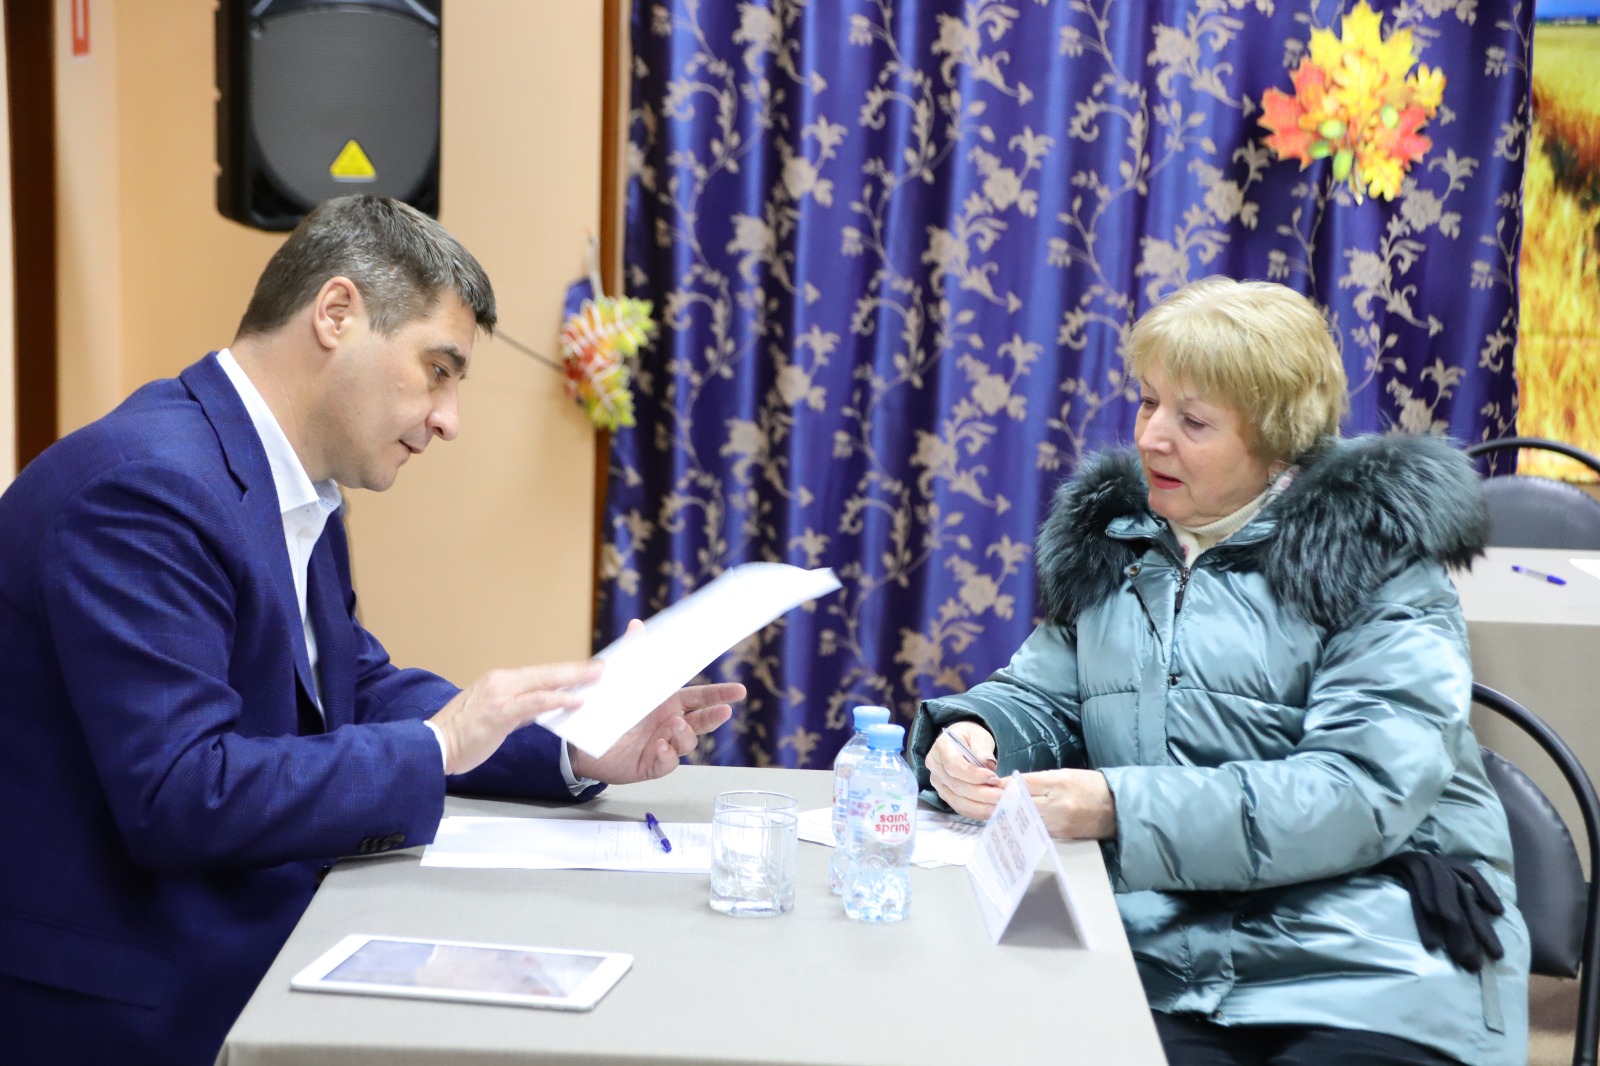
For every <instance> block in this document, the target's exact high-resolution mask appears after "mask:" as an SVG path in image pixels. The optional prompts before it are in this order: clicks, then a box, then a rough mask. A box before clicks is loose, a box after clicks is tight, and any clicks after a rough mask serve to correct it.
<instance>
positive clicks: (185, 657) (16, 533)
mask: <svg viewBox="0 0 1600 1066" xmlns="http://www.w3.org/2000/svg"><path fill="white" fill-rule="evenodd" d="M419 565H420V564H419ZM308 607H309V611H310V614H311V616H312V624H313V626H314V629H315V632H316V636H317V648H318V668H319V671H320V673H321V677H322V692H323V703H324V708H325V711H326V726H324V723H323V720H322V718H321V717H320V716H319V715H318V714H317V712H316V709H315V705H314V704H313V702H312V700H311V693H312V691H313V688H312V685H311V681H310V678H311V673H310V666H309V663H308V660H307V657H306V650H305V641H304V640H303V639H302V636H301V628H300V617H299V608H298V605H297V603H296V600H295V593H294V586H293V582H292V578H291V576H290V569H289V561H288V552H287V549H286V548H285V546H284V537H283V524H282V519H281V516H280V513H279V507H278V500H277V493H276V491H275V489H274V487H273V482H272V475H271V472H270V471H269V469H268V466H267V460H266V455H265V453H264V451H263V450H262V447H261V444H260V441H259V439H258V438H257V436H256V433H255V429H254V427H253V426H252V425H251V423H250V420H249V417H248V415H247V414H246V413H245V410H244V406H243V404H242V403H241V402H240V401H239V398H238V394H237V393H236V392H235V391H234V390H233V387H232V385H231V384H230V383H229V382H228V380H227V378H226V376H225V375H224V373H223V371H222V369H221V367H219V366H218V365H217V362H216V359H215V357H214V356H208V357H207V358H206V359H204V360H202V361H201V362H199V363H196V364H195V365H194V366H191V367H189V368H188V369H187V370H186V371H184V372H183V374H182V376H181V377H180V378H179V379H176V380H164V381H158V382H154V383H152V384H150V385H147V386H145V387H144V388H143V389H141V390H139V391H138V392H137V393H135V394H134V395H133V396H132V397H130V398H129V399H128V400H127V401H126V402H125V403H124V404H123V405H122V406H121V407H119V408H118V409H117V410H115V411H113V412H112V413H111V414H109V415H107V416H106V417H105V418H103V419H101V420H100V421H98V422H96V423H94V424H93V425H90V426H88V427H86V428H84V429H82V430H80V431H79V432H77V433H74V434H72V435H71V436H69V437H67V438H65V439H63V440H61V441H60V442H58V443H57V444H56V445H54V446H53V447H52V448H50V449H49V450H48V451H46V452H45V453H44V454H43V455H42V456H40V457H39V458H38V459H36V460H35V461H34V462H33V463H31V464H30V465H29V466H28V468H27V469H26V470H24V471H23V473H22V475H21V476H20V477H18V479H17V480H16V482H15V483H13V485H12V486H11V487H10V489H9V490H7V491H6V493H5V495H4V496H3V497H0V813H3V816H4V825H5V833H4V836H3V838H0V839H4V840H5V842H6V843H5V845H4V846H5V851H6V854H5V855H4V857H0V1049H4V1050H3V1051H0V1058H3V1059H5V1061H7V1062H16V1063H32V1062H35V1061H37V1062H40V1063H50V1064H52V1066H54V1064H73V1063H78V1062H84V1063H90V1062H93V1063H97V1064H98V1063H111V1062H115V1063H144V1062H150V1063H162V1064H178V1063H191V1062H192V1063H210V1062H211V1061H212V1058H213V1057H214V1055H215V1054H216V1051H217V1048H218V1046H219V1045H220V1044H221V1041H222V1038H223V1036H224V1035H225V1033H226V1031H227V1028H228V1026H229V1025H230V1024H231V1023H232V1021H233V1019H234V1018H235V1017H236V1016H237V1014H238V1012H239V1010H240V1009H241V1007H242V1006H243V1005H244V1002H245V1000H246V999H247V998H248V997H249V995H250V993H251V992H252V991H253V990H254V988H255V986H256V984H257V983H258V982H259V980H260V979H261V976H262V975H263V974H264V973H265V972H266V970H267V967H268V965H269V964H270V963H271V962H272V960H273V958H274V956H275V955H276V954H277V951H278V949H279V948H280V947H281V946H282V945H283V942H284V940H285V939H286V938H287V937H288V934H289V932H290V930H291V929H292V928H293V927H294V924H295V922H296V920H297V919H298V918H299V916H300V914H301V912H302V911H303V910H304V909H305V907H306V904H307V902H308V901H309V900H310V898H311V894H312V892H313V891H314V890H315V888H316V885H317V881H318V877H319V872H320V871H321V870H322V869H323V868H324V867H325V866H326V865H327V864H328V863H329V862H330V861H331V860H332V859H334V858H336V857H337V856H340V855H348V854H354V853H361V852H371V851H380V850H386V849H388V848H392V847H405V846H412V845H417V844H423V843H426V842H428V841H430V840H432V839H433V835H434V832H435V830H436V829H437V827H438V824H439V818H440V815H441V812H442V810H443V803H444V791H445V779H444V775H443V773H442V772H441V767H440V756H439V746H438V743H437V741H436V740H435V739H434V736H433V733H432V732H431V731H430V730H429V729H428V728H427V727H426V726H424V725H423V724H422V719H423V718H425V717H427V716H428V715H430V714H432V713H433V712H434V711H435V710H437V709H438V708H439V707H440V706H441V705H442V704H444V703H445V702H446V701H447V700H449V699H450V698H451V697H452V696H453V695H454V694H455V693H456V691H457V690H456V688H455V687H454V686H452V685H451V684H449V683H448V682H446V681H444V680H443V679H441V678H438V677H436V676H434V675H432V674H429V673H425V672H423V671H420V670H401V669H397V668H396V667H394V666H392V665H390V663H389V660H388V656H387V655H386V654H385V652H384V650H383V647H382V646H381V645H380V644H379V643H378V642H377V640H375V639H374V638H373V637H372V636H371V634H369V633H368V632H367V631H366V630H365V629H363V628H362V626H361V624H360V623H359V622H358V621H357V620H356V617H355V613H354V610H355V596H354V593H353V592H352V590H351V585H350V575H349V561H348V556H347V552H346V543H345V534H344V527H343V525H342V523H341V522H340V520H339V518H338V517H337V516H334V517H331V518H330V519H329V520H328V525H327V529H326V531H325V532H324V533H323V536H322V538H321V540H320V541H319V542H318V544H317V546H316V550H315V552H314V553H313V555H312V558H311V563H310V567H309V571H308ZM557 745H558V742H557V741H556V739H555V738H554V737H553V736H552V735H551V734H549V733H547V732H546V731H545V730H543V729H540V728H538V727H532V728H529V729H525V730H522V731H521V732H519V733H517V734H514V735H513V736H512V737H511V738H510V739H509V740H508V741H507V743H506V745H505V746H504V747H502V749H501V751H500V752H499V753H498V754H497V755H496V756H495V758H494V759H492V760H490V762H489V763H487V764H485V765H484V766H483V767H482V768H480V769H479V770H477V771H475V772H474V773H473V774H470V775H466V776H464V777H462V778H453V779H452V780H451V784H452V787H457V788H463V789H465V790H469V791H486V792H495V793H500V794H509V795H522V796H533V797H542V798H559V799H566V798H570V794H569V793H568V790H567V788H566V786H565V784H564V782H563V781H562V778H561V774H560V771H559V763H558V759H559V748H558V746H557Z"/></svg>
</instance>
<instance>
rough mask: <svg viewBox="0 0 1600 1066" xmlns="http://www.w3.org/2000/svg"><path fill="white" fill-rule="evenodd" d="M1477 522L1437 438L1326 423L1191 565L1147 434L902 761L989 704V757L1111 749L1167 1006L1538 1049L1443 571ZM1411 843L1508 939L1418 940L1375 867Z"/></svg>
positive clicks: (1072, 518) (1124, 897) (1111, 776)
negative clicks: (1439, 944)
mask: <svg viewBox="0 0 1600 1066" xmlns="http://www.w3.org/2000/svg"><path fill="white" fill-rule="evenodd" d="M1485 533H1486V518H1485V515H1484V509H1483V504H1482V496H1481V493H1480V492H1479V488H1478V482H1477V478H1476V476H1475V475H1474V473H1473V471H1472V469H1471V467H1470V466H1469V465H1468V464H1467V462H1466V460H1464V459H1463V458H1462V457H1461V455H1460V454H1459V453H1458V452H1456V451H1455V450H1454V449H1453V448H1451V447H1450V445H1449V444H1448V443H1447V442H1445V441H1441V440H1438V439H1430V438H1415V437H1382V438H1361V439H1357V440H1351V441H1325V442H1323V443H1322V444H1321V445H1319V446H1318V448H1317V449H1316V450H1315V451H1314V453H1313V454H1311V455H1310V456H1308V457H1306V459H1305V460H1303V462H1302V465H1301V468H1300V469H1299V471H1298V472H1297V475H1296V477H1295V479H1294V481H1293V483H1292V484H1291V485H1290V487H1289V488H1288V489H1287V490H1285V491H1284V492H1283V493H1282V494H1281V495H1280V496H1278V497H1277V498H1276V499H1275V500H1274V501H1273V502H1272V503H1271V504H1269V505H1268V507H1267V508H1266V509H1264V510H1263V511H1262V513H1261V514H1260V515H1258V516H1257V517H1256V518H1255V519H1254V520H1252V521H1251V522H1250V523H1249V524H1248V525H1247V526H1245V527H1244V528H1243V529H1242V530H1240V531H1239V532H1237V533H1235V534H1234V535H1233V536H1232V537H1230V538H1229V539H1228V540H1226V541H1225V542H1223V543H1221V544H1219V545H1217V546H1216V547H1214V548H1212V549H1211V550H1210V551H1208V552H1206V553H1205V554H1203V555H1202V556H1201V557H1200V558H1199V560H1198V561H1197V562H1196V564H1195V566H1194V567H1193V568H1192V569H1188V570H1186V569H1185V568H1184V566H1183V565H1182V564H1181V563H1180V561H1179V560H1180V559H1181V557H1182V556H1181V553H1180V551H1179V549H1178V546H1177V542H1176V540H1175V539H1174V538H1173V536H1172V533H1171V531H1170V529H1169V528H1168V526H1167V525H1166V523H1165V522H1164V521H1162V520H1161V519H1159V518H1157V517H1156V516H1155V515H1153V514H1152V513H1150V511H1149V510H1148V507H1147V505H1146V489H1145V485H1144V482H1143V479H1142V477H1141V475H1140V472H1139V465H1138V460H1137V459H1136V458H1135V457H1134V456H1133V455H1132V454H1131V453H1127V452H1116V453H1110V454H1106V455H1102V456H1100V457H1097V458H1095V459H1091V460H1088V461H1086V462H1085V463H1084V464H1083V466H1082V467H1081V468H1080V470H1079V473H1078V475H1077V476H1076V477H1075V478H1074V479H1073V481H1071V482H1070V483H1068V484H1067V485H1065V486H1064V487H1063V488H1062V489H1061V491H1060V492H1058V494H1057V497H1056V500H1055V503H1054V505H1053V508H1052V512H1051V516H1050V518H1049V519H1048V520H1047V521H1046V523H1045V526H1044V528H1043V530H1042V531H1041V534H1040V540H1039V545H1038V555H1039V559H1038V561H1039V572H1040V584H1041V590H1042V593H1043V598H1044V607H1045V609H1046V612H1047V616H1046V620H1045V621H1044V623H1043V624H1041V625H1040V626H1039V627H1038V629H1036V630H1035V631H1034V633H1033V634H1032V635H1031V636H1030V637H1029V638H1028V640H1027V642H1026V643H1025V644H1023V646H1022V647H1021V649H1019V650H1018V651H1017V653H1016V655H1015V656H1014V657H1013V658H1012V660H1011V662H1010V664H1009V665H1008V666H1006V667H1005V668H1004V669H1002V670H1000V671H999V672H998V673H996V674H995V675H994V676H993V677H992V678H990V679H989V680H988V681H986V682H984V683H982V684H980V685H978V686H976V687H974V688H973V689H972V690H970V691H969V692H967V693H964V694H962V695H959V696H952V697H948V698H944V699H937V700H930V701H928V702H927V703H925V704H924V705H923V707H922V711H921V713H920V714H919V715H918V717H917V721H916V723H915V726H914V728H913V733H912V741H911V747H912V757H913V760H914V762H913V764H914V765H916V766H918V767H921V766H922V759H923V757H924V756H925V755H926V754H927V751H928V748H930V747H931V746H932V744H933V740H934V738H935V737H936V736H937V732H938V728H939V727H940V726H942V725H945V724H947V723H949V722H952V721H956V720H959V719H977V720H978V721H980V722H981V723H983V725H984V726H985V727H986V728H987V729H988V730H989V731H990V732H991V733H992V734H993V735H994V737H995V740H996V743H997V746H998V752H999V763H1000V766H999V771H1000V773H1001V774H1002V775H1004V774H1009V773H1011V772H1012V771H1013V770H1017V771H1022V772H1028V771H1032V770H1045V769H1054V768H1057V767H1063V766H1068V767H1071V766H1081V767H1087V768H1090V769H1095V770H1099V771H1101V772H1102V773H1103V774H1104V775H1105V778H1106V781H1107V782H1108V783H1109V784H1110V786H1111V791H1112V794H1113V796H1114V797H1115V800H1116V816H1117V835H1116V839H1115V840H1114V841H1110V842H1108V843H1107V846H1106V855H1107V862H1108V868H1109V870H1110V872H1111V876H1112V878H1113V883H1114V887H1115V889H1116V891H1117V893H1118V896H1117V901H1118V904H1119V906H1120V908H1121V911H1122V918H1123V923H1124V925H1125V927H1126V929H1127V933H1128V940H1129V943H1130V944H1131V946H1132V948H1133V952H1134V956H1135V958H1136V960H1137V962H1138V965H1139V971H1140V975H1141V977H1142V978H1143V981H1144V987H1145V992H1146V994H1147V996H1148V997H1149V1000H1150V1006H1151V1007H1152V1008H1154V1009H1155V1010H1159V1011H1168V1012H1195V1013H1198V1014H1202V1015H1204V1016H1207V1017H1209V1018H1211V1019H1212V1020H1214V1021H1216V1022H1219V1023H1221V1024H1223V1025H1248V1024H1263V1025H1265V1024H1289V1025H1329V1026H1338V1027H1343V1028H1356V1029H1369V1030H1374V1031H1377V1032H1382V1033H1388V1034H1391V1035H1394V1036H1398V1037H1403V1038H1405V1039H1408V1040H1412V1041H1416V1042H1418V1043H1422V1044H1426V1045H1428V1046H1430V1047H1434V1048H1437V1049H1439V1050H1441V1051H1443V1052H1444V1053H1446V1054H1448V1055H1450V1056H1453V1057H1455V1058H1457V1059H1460V1060H1462V1061H1464V1062H1469V1063H1496V1064H1498V1063H1508V1064H1509V1063H1515V1062H1525V1061H1526V1055H1527V971H1528V939H1527V931H1526V928H1525V927H1524V926H1523V923H1522V919H1521V916H1520V915H1519V914H1518V913H1517V910H1516V907H1515V906H1514V902H1515V898H1516V892H1515V887H1514V884H1513V882H1512V879H1511V845H1510V838H1509V836H1508V834H1507V830H1506V820H1505V814H1504V812H1503V811H1502V809H1501V807H1500V803H1499V800H1498V799H1497V798H1496V796H1495V793H1494V791H1493V789H1492V788H1491V786H1490V785H1489V783H1488V780H1487V779H1486V778H1485V776H1484V770H1483V763H1482V760H1481V758H1480V756H1479V751H1478V746H1477V741H1476V740H1475V739H1474V737H1473V733H1472V728H1471V725H1470V723H1469V721H1468V707H1469V703H1470V696H1471V685H1472V666H1471V661H1470V659H1469V657H1468V652H1467V637H1466V627H1465V624H1464V622H1463V621H1462V617H1461V610H1460V605H1459V603H1458V601H1457V598H1456V592H1455V588H1454V586H1453V585H1452V584H1451V582H1450V579H1449V576H1448V574H1447V572H1446V567H1447V566H1456V567H1460V566H1464V565H1466V564H1468V563H1469V562H1470V560H1471V559H1472V558H1473V557H1474V556H1475V555H1477V554H1479V553H1480V552H1481V549H1482V545H1483V540H1484V536H1485ZM921 772H922V775H923V785H924V786H925V787H926V785H927V772H926V770H925V769H923V770H922V771H921ZM927 794H928V795H929V796H930V797H932V796H933V793H932V792H931V791H929V792H928V793H927ZM1402 850H1410V851H1422V852H1430V853H1435V854H1442V855H1448V856H1458V857H1462V858H1466V859H1470V860H1472V861H1474V862H1475V863H1476V865H1477V866H1478V868H1479V869H1480V870H1481V871H1482V872H1483V873H1484V875H1485V876H1486V877H1487V878H1488V880H1489V882H1490V883H1491V884H1492V885H1494V887H1495V888H1496V890H1497V891H1498V892H1499V893H1500V896H1501V898H1502V899H1503V900H1505V902H1506V904H1507V908H1506V913H1505V915H1504V916H1503V917H1502V918H1500V919H1499V920H1498V921H1497V923H1496V929H1497V932H1498V933H1499V936H1500V940H1501V942H1502V944H1503V945H1504V946H1505V949H1506V953H1505V957H1504V958H1503V959H1501V960H1500V961H1499V962H1498V963H1493V964H1490V965H1488V966H1486V967H1485V969H1484V971H1483V973H1482V975H1481V976H1480V975H1475V974H1470V973H1467V972H1465V971H1463V970H1460V969H1458V968H1457V967H1456V966H1455V965H1454V964H1453V963H1452V962H1451V961H1450V959H1449V958H1448V957H1446V956H1445V955H1444V954H1443V953H1442V952H1431V953H1430V952H1429V951H1427V950H1426V949H1424V948H1423V946H1422V944H1421V943H1420V942H1419V940H1418V937H1417V930H1416V925H1415V922H1414V920H1413V918H1412V913H1411V905H1410V900H1409V897H1408V896H1407V893H1406V890H1405V889H1404V888H1403V887H1401V885H1400V884H1398V883H1397V882H1395V881H1394V880H1392V879H1390V878H1388V877H1385V876H1379V875H1373V874H1370V873H1366V872H1365V871H1366V870H1368V869H1369V868H1370V867H1371V866H1373V865H1374V864H1375V863H1377V862H1379V861H1381V860H1382V859H1384V858H1385V857H1387V856H1389V855H1392V854H1394V853H1395V852H1398V851H1402Z"/></svg>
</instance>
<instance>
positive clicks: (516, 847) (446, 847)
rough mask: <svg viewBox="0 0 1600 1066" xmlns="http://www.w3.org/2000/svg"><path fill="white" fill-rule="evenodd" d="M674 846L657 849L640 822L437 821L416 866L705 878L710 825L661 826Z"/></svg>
mask: <svg viewBox="0 0 1600 1066" xmlns="http://www.w3.org/2000/svg"><path fill="white" fill-rule="evenodd" d="M661 831H662V832H663V833H664V834H666V837H667V839H668V840H670V841H671V842H672V850H671V851H669V852H668V851H662V850H661V846H660V844H658V843H657V842H656V838H655V835H654V834H652V833H651V832H650V830H649V828H648V827H647V826H646V825H645V824H644V823H643V822H618V821H600V820H595V819H582V818H480V817H475V816H468V815H455V816H452V817H449V818H445V819H443V820H442V821H441V822H440V823H439V833H438V836H436V837H435V838H434V841H433V843H432V844H429V845H428V846H427V847H426V848H424V849H423V852H422V865H424V866H447V867H457V868H464V869H473V870H643V871H649V872H655V873H682V874H703V873H708V872H710V870H711V825H710V823H708V822H662V823H661Z"/></svg>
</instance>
